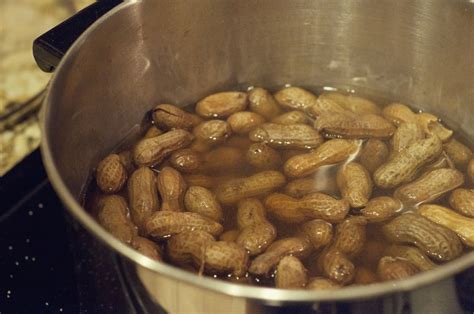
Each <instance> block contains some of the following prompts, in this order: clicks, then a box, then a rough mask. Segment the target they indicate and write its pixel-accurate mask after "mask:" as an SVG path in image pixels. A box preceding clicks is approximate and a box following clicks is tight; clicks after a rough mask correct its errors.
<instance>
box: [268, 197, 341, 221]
mask: <svg viewBox="0 0 474 314" xmlns="http://www.w3.org/2000/svg"><path fill="white" fill-rule="evenodd" d="M265 207H266V208H267V210H268V212H269V213H271V214H272V215H273V216H275V217H276V218H277V219H279V220H281V221H283V222H288V223H300V222H303V221H305V220H307V219H311V218H320V219H324V220H327V221H329V222H338V221H341V220H342V219H344V217H346V215H347V213H348V212H349V203H348V202H347V201H345V200H337V199H335V198H333V197H331V196H329V195H326V194H323V193H311V194H308V195H306V196H303V197H302V198H301V199H295V198H292V197H290V196H288V195H285V194H280V193H274V194H271V195H270V196H268V197H267V198H266V199H265Z"/></svg>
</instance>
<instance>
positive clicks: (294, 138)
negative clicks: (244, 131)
mask: <svg viewBox="0 0 474 314" xmlns="http://www.w3.org/2000/svg"><path fill="white" fill-rule="evenodd" d="M249 138H250V139H251V140H252V141H254V142H265V143H267V144H268V145H270V146H272V147H275V148H297V149H305V148H314V147H317V146H319V144H321V143H322V142H323V138H322V137H321V135H320V134H319V133H318V131H316V130H315V129H313V128H312V127H310V126H309V125H306V124H292V125H283V124H276V123H264V124H262V125H260V126H258V127H257V128H255V129H254V130H253V131H251V132H250V133H249Z"/></svg>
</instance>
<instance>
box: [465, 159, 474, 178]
mask: <svg viewBox="0 0 474 314" xmlns="http://www.w3.org/2000/svg"><path fill="white" fill-rule="evenodd" d="M467 176H468V177H469V181H470V182H471V183H474V159H471V160H469V163H468V164H467Z"/></svg>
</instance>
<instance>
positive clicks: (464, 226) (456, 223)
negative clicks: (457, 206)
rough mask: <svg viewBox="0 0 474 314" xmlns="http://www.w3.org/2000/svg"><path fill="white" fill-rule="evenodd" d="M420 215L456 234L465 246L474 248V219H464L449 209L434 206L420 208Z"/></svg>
mask: <svg viewBox="0 0 474 314" xmlns="http://www.w3.org/2000/svg"><path fill="white" fill-rule="evenodd" d="M418 213H419V214H420V215H422V216H423V217H426V218H428V219H429V220H431V221H433V222H434V223H437V224H438V225H441V226H443V227H445V228H448V229H449V230H452V231H454V232H456V234H457V235H458V236H459V238H461V241H462V242H463V243H464V244H465V245H467V246H470V247H474V219H473V218H467V217H464V216H462V215H460V214H458V213H456V212H455V211H453V210H451V209H449V208H446V207H444V206H440V205H434V204H426V205H422V206H420V208H419V209H418Z"/></svg>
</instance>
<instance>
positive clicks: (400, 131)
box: [391, 122, 425, 153]
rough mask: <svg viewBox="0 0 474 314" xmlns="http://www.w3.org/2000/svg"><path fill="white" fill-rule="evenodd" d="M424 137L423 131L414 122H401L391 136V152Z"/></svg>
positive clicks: (398, 150) (395, 151) (396, 151)
mask: <svg viewBox="0 0 474 314" xmlns="http://www.w3.org/2000/svg"><path fill="white" fill-rule="evenodd" d="M424 138H425V133H424V132H423V129H422V128H421V126H420V125H419V124H418V123H416V122H402V123H401V124H400V126H399V127H398V128H397V130H396V131H395V133H394V134H393V137H392V141H391V142H392V152H393V153H398V152H401V151H402V150H404V149H405V148H407V147H408V146H410V145H411V144H413V143H414V142H416V141H419V140H421V139H424Z"/></svg>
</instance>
